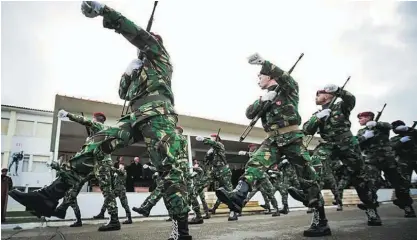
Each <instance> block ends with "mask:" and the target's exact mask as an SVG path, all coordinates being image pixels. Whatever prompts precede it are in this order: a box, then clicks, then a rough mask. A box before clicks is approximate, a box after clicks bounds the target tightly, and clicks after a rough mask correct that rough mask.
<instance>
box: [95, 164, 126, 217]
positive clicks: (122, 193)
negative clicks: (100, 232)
mask: <svg viewBox="0 0 417 240" xmlns="http://www.w3.org/2000/svg"><path fill="white" fill-rule="evenodd" d="M117 165H118V166H119V167H118V168H116V167H117ZM112 171H113V177H112V183H113V189H114V194H115V196H116V197H118V198H119V200H120V203H121V204H122V207H123V208H124V209H125V212H126V217H127V219H126V220H125V221H124V222H123V224H132V214H131V213H130V208H129V203H128V201H127V196H126V178H127V174H126V170H125V166H124V164H123V162H116V163H115V164H114V165H113V168H112ZM105 212H106V205H104V204H103V206H102V207H101V210H100V213H99V214H98V215H96V216H94V217H93V218H94V219H104V213H105Z"/></svg>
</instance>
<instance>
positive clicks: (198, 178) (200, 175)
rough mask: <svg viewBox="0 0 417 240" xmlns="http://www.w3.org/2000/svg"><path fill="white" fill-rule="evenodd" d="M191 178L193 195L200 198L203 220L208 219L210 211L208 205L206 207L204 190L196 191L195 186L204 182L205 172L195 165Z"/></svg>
mask: <svg viewBox="0 0 417 240" xmlns="http://www.w3.org/2000/svg"><path fill="white" fill-rule="evenodd" d="M196 161H197V160H194V162H196ZM191 177H192V178H193V194H194V196H199V197H200V200H201V204H202V205H203V209H204V213H205V215H204V216H203V219H209V218H210V217H211V216H210V211H209V210H210V209H209V208H208V205H207V201H206V196H205V194H204V188H203V189H201V188H199V189H197V186H199V183H200V182H203V183H204V182H206V180H205V172H204V170H203V169H202V168H201V167H199V165H198V164H195V165H194V166H193V173H192V175H191ZM207 182H209V181H207ZM203 185H204V184H203ZM207 185H208V184H207ZM197 191H199V192H197ZM194 204H195V203H194ZM194 204H193V205H192V206H193V207H194Z"/></svg>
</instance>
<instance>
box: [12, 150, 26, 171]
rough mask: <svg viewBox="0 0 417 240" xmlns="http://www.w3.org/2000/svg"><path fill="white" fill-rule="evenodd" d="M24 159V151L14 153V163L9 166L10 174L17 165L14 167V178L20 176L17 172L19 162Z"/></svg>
mask: <svg viewBox="0 0 417 240" xmlns="http://www.w3.org/2000/svg"><path fill="white" fill-rule="evenodd" d="M22 159H23V151H21V152H17V153H13V155H12V161H11V162H10V164H9V172H10V169H11V168H12V166H13V164H15V165H14V174H13V176H18V174H17V170H18V169H19V162H20V161H22Z"/></svg>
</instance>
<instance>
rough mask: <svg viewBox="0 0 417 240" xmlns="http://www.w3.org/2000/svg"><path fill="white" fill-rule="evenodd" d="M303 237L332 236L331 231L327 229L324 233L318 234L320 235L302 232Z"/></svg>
mask: <svg viewBox="0 0 417 240" xmlns="http://www.w3.org/2000/svg"><path fill="white" fill-rule="evenodd" d="M303 235H304V237H324V236H330V235H332V231H331V230H330V228H329V229H327V230H326V231H324V232H320V233H315V232H308V231H304V234H303Z"/></svg>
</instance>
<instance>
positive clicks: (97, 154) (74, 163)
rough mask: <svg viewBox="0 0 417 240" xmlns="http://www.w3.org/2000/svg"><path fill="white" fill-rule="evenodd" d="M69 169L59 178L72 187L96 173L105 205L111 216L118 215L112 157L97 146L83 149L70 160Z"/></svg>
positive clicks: (62, 172) (93, 145)
mask: <svg viewBox="0 0 417 240" xmlns="http://www.w3.org/2000/svg"><path fill="white" fill-rule="evenodd" d="M69 163H70V166H69V169H66V170H63V171H61V172H60V173H59V177H61V178H62V179H63V181H64V182H66V183H67V184H69V185H71V186H76V185H77V184H79V181H80V180H79V179H83V178H85V177H87V176H88V175H90V174H91V173H94V176H95V178H96V179H97V180H98V184H99V187H100V190H101V192H102V194H103V197H104V204H105V205H106V208H107V210H108V213H109V214H110V215H112V214H117V212H118V210H117V204H116V197H115V194H114V191H113V186H112V173H113V171H112V165H113V161H112V160H111V156H110V155H107V154H105V153H103V152H102V151H101V149H99V148H98V147H97V145H95V144H90V145H87V146H84V147H83V150H82V151H81V152H78V153H77V154H76V155H75V156H74V157H73V158H72V159H70V160H69Z"/></svg>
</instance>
